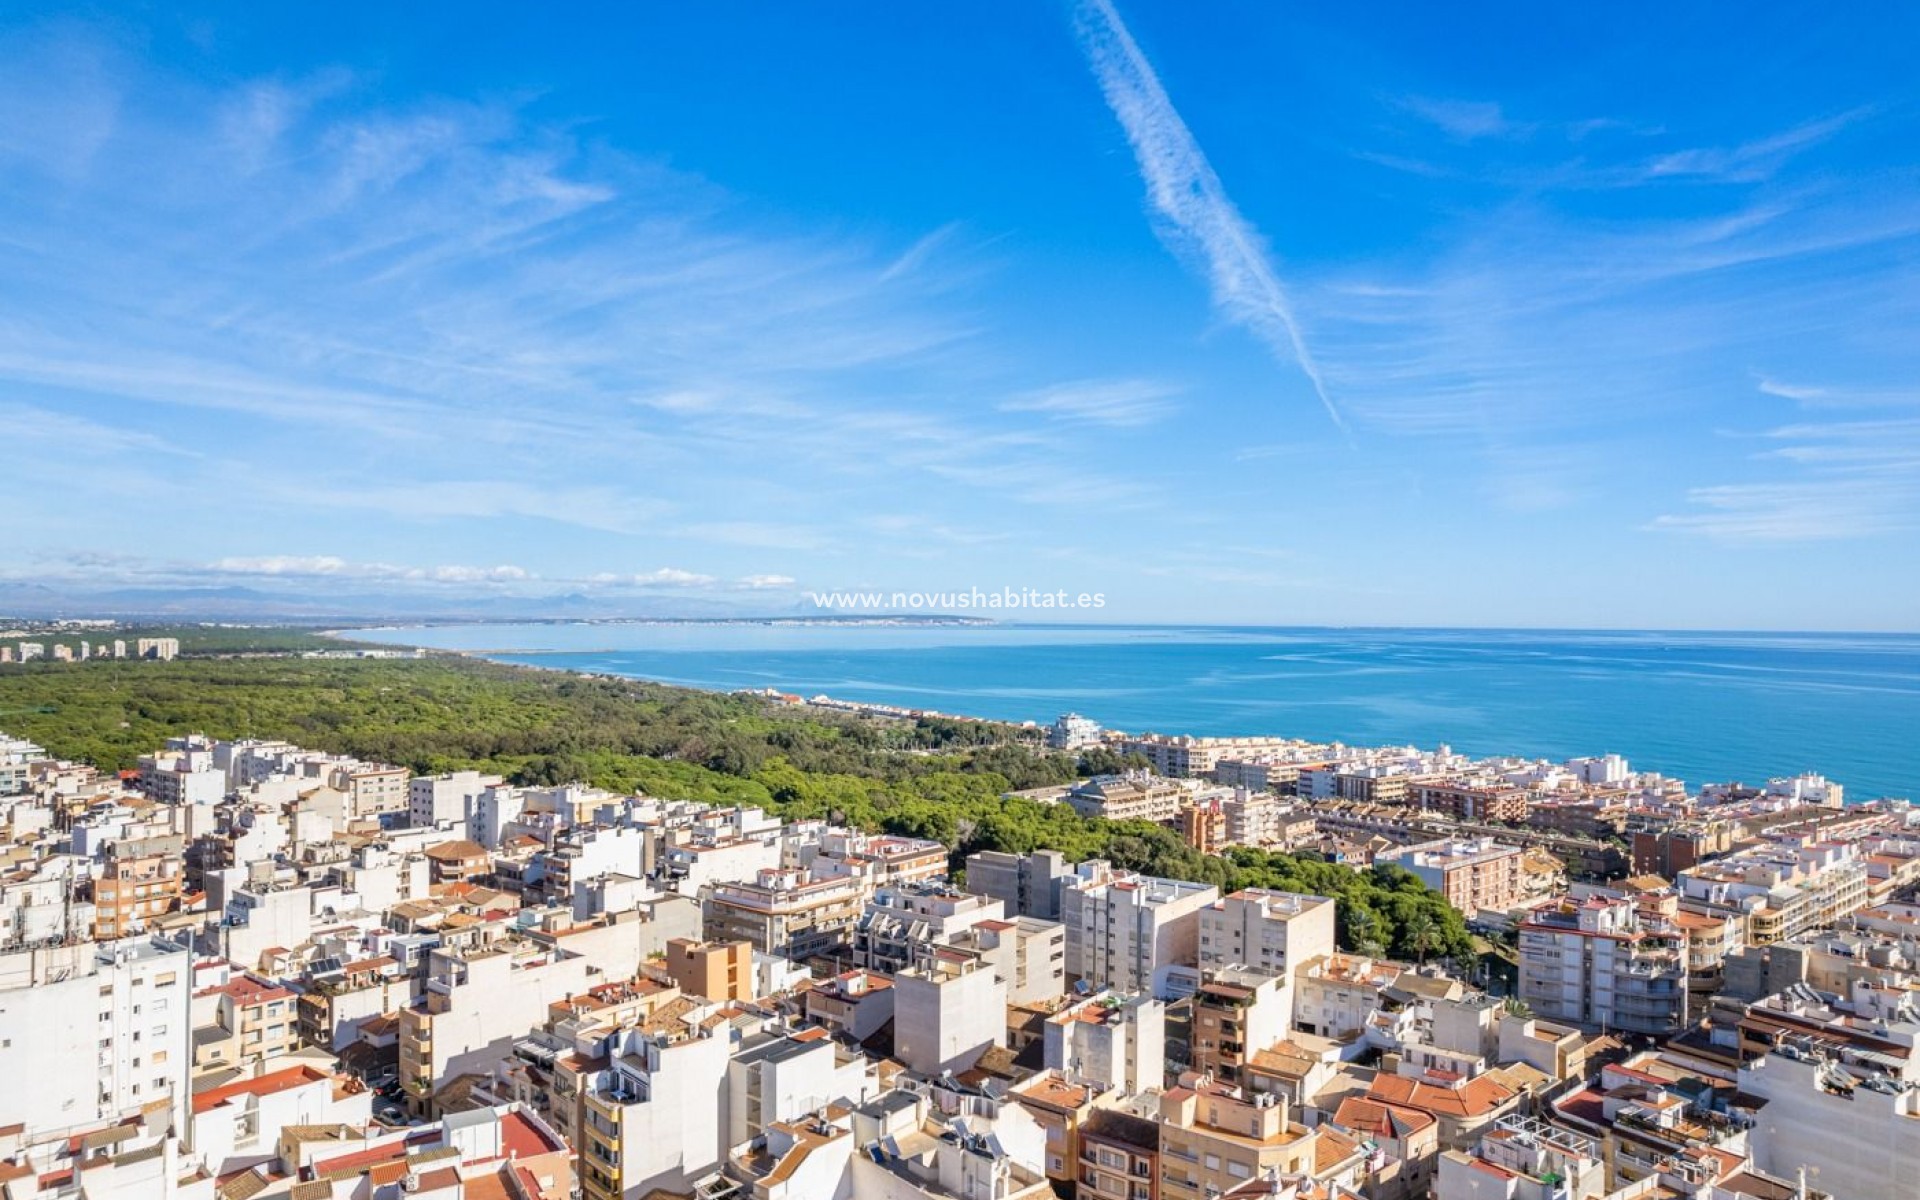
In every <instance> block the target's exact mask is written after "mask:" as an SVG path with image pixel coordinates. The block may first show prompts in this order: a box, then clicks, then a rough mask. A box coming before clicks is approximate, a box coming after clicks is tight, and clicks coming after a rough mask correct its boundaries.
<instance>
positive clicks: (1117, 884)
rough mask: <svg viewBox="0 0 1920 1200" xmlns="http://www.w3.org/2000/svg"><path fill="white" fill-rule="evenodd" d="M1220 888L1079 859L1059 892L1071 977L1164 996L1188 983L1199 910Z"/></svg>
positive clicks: (1195, 957)
mask: <svg viewBox="0 0 1920 1200" xmlns="http://www.w3.org/2000/svg"><path fill="white" fill-rule="evenodd" d="M1219 896H1220V892H1219V889H1217V888H1215V887H1214V886H1213V885H1211V884H1202V883H1192V882H1189V881H1186V880H1181V879H1161V878H1158V877H1155V876H1151V875H1136V874H1134V873H1132V872H1130V871H1119V870H1115V869H1114V868H1113V866H1112V865H1111V864H1109V863H1106V862H1104V861H1100V860H1097V859H1096V860H1093V861H1089V862H1084V863H1081V864H1080V866H1079V867H1078V868H1077V869H1076V871H1075V876H1074V879H1073V880H1072V881H1071V882H1070V883H1069V884H1068V885H1067V887H1066V889H1065V890H1064V891H1063V892H1062V893H1061V924H1063V925H1065V926H1066V932H1067V958H1066V968H1067V976H1068V978H1069V979H1073V980H1081V981H1084V982H1087V983H1089V984H1091V985H1093V986H1095V987H1115V988H1120V989H1122V990H1125V991H1145V992H1151V993H1153V994H1154V995H1156V996H1159V997H1162V998H1171V997H1172V996H1173V995H1175V994H1176V993H1179V992H1185V991H1190V990H1191V987H1192V984H1193V983H1195V982H1197V979H1196V978H1195V976H1196V972H1195V970H1194V967H1193V964H1194V963H1195V962H1197V961H1198V954H1199V947H1200V913H1201V911H1202V910H1203V909H1205V908H1206V907H1207V906H1208V905H1210V904H1212V903H1213V902H1214V901H1215V900H1217V899H1218V898H1219Z"/></svg>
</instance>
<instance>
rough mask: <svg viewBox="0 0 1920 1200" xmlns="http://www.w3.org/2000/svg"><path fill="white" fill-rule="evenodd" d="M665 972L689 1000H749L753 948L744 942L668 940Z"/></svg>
mask: <svg viewBox="0 0 1920 1200" xmlns="http://www.w3.org/2000/svg"><path fill="white" fill-rule="evenodd" d="M665 968H666V972H667V976H668V978H670V979H672V980H673V981H674V982H675V983H676V984H678V985H680V990H681V991H682V992H685V993H686V994H687V995H689V996H705V997H706V998H707V999H709V1000H751V999H753V947H752V946H751V945H749V944H748V943H746V942H696V941H694V940H693V939H692V938H669V939H668V940H667V961H666V964H665Z"/></svg>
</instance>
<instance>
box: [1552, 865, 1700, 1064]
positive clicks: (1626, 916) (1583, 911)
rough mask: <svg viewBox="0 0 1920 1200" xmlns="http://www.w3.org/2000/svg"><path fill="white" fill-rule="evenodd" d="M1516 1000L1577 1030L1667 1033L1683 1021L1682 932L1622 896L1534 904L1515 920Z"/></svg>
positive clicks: (1684, 959) (1684, 958) (1684, 957)
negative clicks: (1517, 945) (1517, 942)
mask: <svg viewBox="0 0 1920 1200" xmlns="http://www.w3.org/2000/svg"><path fill="white" fill-rule="evenodd" d="M1520 999H1521V1000H1523V1001H1525V1002H1526V1003H1527V1004H1528V1005H1529V1006H1530V1007H1531V1008H1532V1009H1533V1011H1534V1012H1535V1013H1536V1014H1538V1015H1539V1016H1540V1017H1541V1018H1543V1019H1545V1020H1548V1021H1556V1022H1560V1023H1563V1024H1568V1025H1575V1026H1578V1027H1580V1028H1582V1029H1587V1030H1613V1031H1625V1032H1629V1033H1645V1034H1654V1035H1665V1034H1670V1033H1673V1032H1675V1031H1677V1030H1679V1029H1680V1028H1681V1027H1683V1026H1684V1025H1685V1024H1686V1022H1687V955H1686V935H1685V933H1683V932H1682V931H1681V930H1680V929H1679V928H1678V927H1677V926H1674V925H1672V924H1670V923H1668V922H1665V921H1664V920H1661V919H1659V918H1655V917H1653V916H1651V915H1649V914H1647V913H1643V912H1641V911H1639V910H1638V909H1636V908H1635V906H1634V903H1633V901H1631V900H1627V899H1611V898H1606V897H1602V896H1590V897H1588V898H1587V899H1585V900H1582V901H1578V902H1574V901H1564V902H1555V903H1551V904H1546V905H1542V906H1541V907H1539V908H1536V909H1534V910H1533V911H1532V912H1531V913H1529V914H1528V916H1527V918H1526V920H1525V921H1523V922H1522V923H1521V925H1520Z"/></svg>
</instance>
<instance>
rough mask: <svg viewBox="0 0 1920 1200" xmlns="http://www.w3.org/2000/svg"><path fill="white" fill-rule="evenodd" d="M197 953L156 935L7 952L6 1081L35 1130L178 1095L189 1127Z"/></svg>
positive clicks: (16, 1109)
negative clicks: (194, 957)
mask: <svg viewBox="0 0 1920 1200" xmlns="http://www.w3.org/2000/svg"><path fill="white" fill-rule="evenodd" d="M191 966H192V956H191V955H190V954H189V953H188V951H187V950H186V949H185V948H184V947H182V946H176V945H174V944H173V943H171V942H167V941H163V940H160V939H156V938H128V939H126V940H124V941H120V942H104V943H83V944H81V945H76V946H55V947H49V948H41V949H32V950H21V951H17V952H15V953H12V954H7V955H3V956H0V1079H6V1080H11V1081H14V1082H15V1084H16V1085H18V1086H15V1087H13V1088H12V1089H10V1093H9V1099H8V1101H7V1103H6V1115H7V1120H8V1121H9V1122H14V1121H18V1122H23V1123H24V1124H25V1125H26V1126H27V1128H28V1130H29V1131H35V1130H52V1129H63V1128H66V1127H68V1126H73V1125H81V1124H86V1123H89V1122H93V1121H98V1120H103V1119H109V1118H113V1117H118V1116H121V1115H124V1114H126V1113H129V1112H131V1111H133V1110H136V1109H138V1108H140V1107H141V1106H143V1105H147V1104H151V1103H153V1102H154V1101H156V1100H166V1101H170V1102H171V1104H172V1106H173V1114H174V1119H175V1122H176V1124H177V1125H180V1126H181V1127H184V1121H185V1115H186V1110H185V1102H186V1097H187V1094H188V1092H187V1079H188V1075H189V1073H190V1071H191V1068H192V1063H193V1054H192V1050H191V1038H192V1025H193V1021H192V1016H191V1009H190V1005H191V1000H190V996H191V993H190V991H189V988H190V986H191V977H192V970H191Z"/></svg>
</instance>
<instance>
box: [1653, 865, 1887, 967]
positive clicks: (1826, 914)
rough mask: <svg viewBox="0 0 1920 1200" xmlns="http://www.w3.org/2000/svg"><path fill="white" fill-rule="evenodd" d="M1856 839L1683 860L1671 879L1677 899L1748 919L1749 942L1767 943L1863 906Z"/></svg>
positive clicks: (1867, 893) (1865, 893)
mask: <svg viewBox="0 0 1920 1200" xmlns="http://www.w3.org/2000/svg"><path fill="white" fill-rule="evenodd" d="M1860 851H1861V847H1860V845H1859V844H1858V843H1857V842H1855V841H1845V842H1838V841H1835V842H1814V843H1811V844H1808V845H1797V844H1794V843H1791V842H1782V843H1774V844H1770V845H1764V846H1758V847H1755V848H1754V849H1751V850H1746V851H1742V852H1740V853H1737V854H1732V855H1729V856H1727V857H1725V858H1718V859H1714V860H1712V861H1711V862H1705V863H1701V864H1700V865H1699V866H1695V867H1689V868H1687V869H1686V870H1684V871H1682V872H1680V873H1679V874H1678V875H1677V876H1676V877H1675V879H1674V884H1675V886H1676V887H1677V888H1678V889H1679V891H1680V897H1681V903H1682V905H1683V906H1685V907H1688V908H1700V909H1703V910H1704V911H1708V912H1713V911H1716V910H1717V911H1723V912H1724V911H1731V912H1736V913H1739V914H1741V915H1742V916H1744V917H1745V919H1746V926H1747V928H1746V940H1747V944H1748V945H1751V946H1769V945H1772V944H1773V943H1774V942H1782V941H1786V940H1788V939H1790V938H1794V937H1798V936H1799V935H1800V934H1802V933H1805V932H1807V931H1808V930H1811V929H1819V928H1824V927H1826V926H1829V925H1832V924H1833V923H1834V922H1835V921H1838V920H1839V919H1840V918H1842V917H1845V916H1848V915H1850V914H1852V913H1855V912H1858V911H1859V910H1860V909H1862V908H1865V907H1866V906H1867V903H1868V901H1869V899H1870V898H1871V888H1872V881H1871V879H1870V878H1869V875H1868V871H1867V865H1866V863H1865V861H1863V856H1862V854H1861V852H1860Z"/></svg>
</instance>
